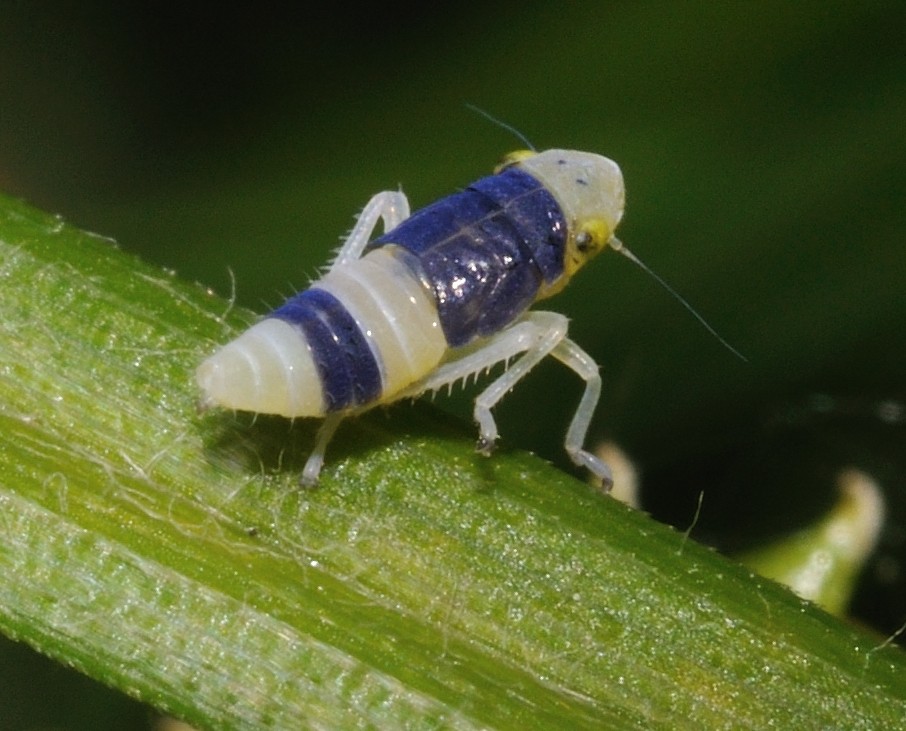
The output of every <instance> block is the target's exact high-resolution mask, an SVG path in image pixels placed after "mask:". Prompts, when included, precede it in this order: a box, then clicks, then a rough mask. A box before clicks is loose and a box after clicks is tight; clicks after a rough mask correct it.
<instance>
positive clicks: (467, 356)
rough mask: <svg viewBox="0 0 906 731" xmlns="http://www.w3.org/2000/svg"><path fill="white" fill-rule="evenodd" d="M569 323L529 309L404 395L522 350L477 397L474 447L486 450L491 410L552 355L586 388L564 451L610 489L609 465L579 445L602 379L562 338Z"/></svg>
mask: <svg viewBox="0 0 906 731" xmlns="http://www.w3.org/2000/svg"><path fill="white" fill-rule="evenodd" d="M567 327H568V321H567V319H566V317H564V316H563V315H560V314H557V313H553V312H529V313H527V314H526V315H524V316H523V317H522V319H520V320H519V321H517V322H516V323H515V324H513V325H511V326H510V327H508V328H506V329H505V330H503V331H501V332H499V333H497V334H496V335H493V336H491V337H490V338H488V339H487V340H483V341H481V342H480V343H478V344H476V345H473V346H469V347H466V348H463V349H462V350H461V351H458V352H457V353H455V354H454V357H453V359H451V360H448V361H447V362H445V363H443V364H441V365H440V366H439V367H438V368H437V369H436V370H435V371H434V372H433V373H431V374H430V375H429V376H427V377H426V378H424V379H423V380H422V381H419V382H418V383H417V384H415V385H414V386H412V387H411V388H410V389H408V392H407V393H405V394H403V396H417V395H418V394H420V393H423V392H425V391H431V390H436V389H438V388H441V387H443V386H446V385H448V384H451V383H455V382H456V381H459V380H461V379H464V378H467V377H468V376H470V375H472V374H474V373H478V372H479V371H482V370H485V369H487V368H490V367H491V366H493V365H495V364H497V363H500V362H503V361H508V360H509V359H510V358H513V357H515V356H517V355H519V354H520V353H524V355H523V356H522V357H521V358H520V359H519V360H518V361H516V362H515V363H514V364H513V365H512V366H510V368H509V369H508V370H507V371H506V372H505V373H503V374H502V375H501V376H500V377H498V378H497V380H495V381H494V382H493V383H491V384H490V386H488V387H487V388H486V389H485V390H484V391H483V392H482V393H481V394H479V396H478V397H477V398H476V399H475V411H474V414H475V421H476V422H478V425H479V438H478V450H479V451H480V452H482V453H483V454H489V453H490V452H491V450H492V449H493V446H494V442H495V441H496V440H497V436H498V431H497V423H496V422H495V421H494V416H493V414H492V413H491V409H492V408H494V406H496V404H497V403H498V402H499V401H500V400H501V399H502V398H503V397H504V396H505V395H506V393H507V392H508V391H509V390H510V389H512V388H513V387H514V386H515V385H516V383H518V382H519V380H520V379H521V378H523V377H524V376H525V375H526V374H527V373H528V372H529V371H530V370H531V369H532V368H534V367H535V366H536V365H537V364H538V363H539V362H540V361H541V360H542V359H544V357H545V356H547V355H553V356H554V357H556V358H557V359H558V360H559V361H560V362H562V363H563V364H564V365H566V366H567V367H569V368H570V369H571V370H572V371H574V372H575V373H576V374H577V375H578V376H579V377H580V378H582V380H584V381H585V392H584V393H583V395H582V400H581V401H580V402H579V407H578V409H577V410H576V413H575V415H574V416H573V419H572V422H571V423H570V426H569V429H568V430H567V434H566V440H565V443H564V446H565V448H566V452H567V454H568V455H569V457H570V459H572V461H573V462H575V463H576V464H577V465H579V466H580V467H585V468H586V469H588V470H589V471H590V472H591V473H592V474H594V476H595V477H596V478H598V479H599V480H601V482H602V483H604V486H605V488H609V487H610V485H611V484H612V482H613V480H612V478H611V475H610V469H609V468H608V467H607V465H606V464H605V463H604V462H603V461H601V460H600V459H598V458H597V457H595V456H594V455H592V454H590V453H588V452H586V451H585V450H583V449H582V443H583V441H584V440H585V434H586V432H587V431H588V426H589V423H590V422H591V418H592V416H593V414H594V410H595V406H596V405H597V402H598V396H599V394H600V391H601V378H600V376H599V375H598V367H597V365H596V364H595V362H594V361H593V360H592V359H591V358H590V357H589V356H588V355H587V354H586V353H585V352H584V351H583V350H582V349H581V348H579V346H577V345H576V344H575V343H574V342H572V341H571V340H568V339H567V338H566V333H567Z"/></svg>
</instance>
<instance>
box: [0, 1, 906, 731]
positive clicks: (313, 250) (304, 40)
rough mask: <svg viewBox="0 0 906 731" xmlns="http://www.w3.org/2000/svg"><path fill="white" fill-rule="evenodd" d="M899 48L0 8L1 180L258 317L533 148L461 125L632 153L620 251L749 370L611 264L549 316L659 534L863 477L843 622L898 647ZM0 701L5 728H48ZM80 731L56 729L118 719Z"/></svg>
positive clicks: (761, 27)
mask: <svg viewBox="0 0 906 731" xmlns="http://www.w3.org/2000/svg"><path fill="white" fill-rule="evenodd" d="M904 30H906V5H904V4H903V3H901V2H828V1H827V0H824V1H822V2H817V1H814V0H806V1H804V2H799V3H782V2H762V3H752V4H743V3H738V4H736V3H733V4H723V3H687V2H656V3H645V4H640V3H616V2H576V3H569V4H562V3H543V2H537V3H512V2H491V3H483V4H482V5H481V6H480V10H479V9H477V6H471V5H469V4H440V5H439V6H438V5H436V4H435V5H432V6H428V5H425V4H412V5H404V4H378V5H373V6H365V7H364V8H363V9H356V10H352V9H350V8H343V7H337V8H328V7H327V6H316V7H314V8H312V9H306V10H300V9H295V10H293V11H289V10H287V9H285V8H282V9H273V8H268V7H266V5H263V4H256V5H249V6H245V5H242V6H239V7H233V8H230V7H227V6H214V5H208V4H200V3H199V4H191V3H190V4H184V5H172V6H171V5H165V4H155V3H119V4H117V3H109V4H105V3H98V2H88V3H55V4H40V6H39V5H38V4H31V3H24V2H9V3H4V4H3V10H2V18H0V189H2V190H3V191H4V192H6V193H9V194H12V195H15V196H19V197H22V198H25V199H27V200H28V201H30V202H32V203H33V204H35V205H37V206H39V207H41V208H44V209H46V210H49V211H51V212H54V213H60V214H62V215H63V216H64V217H65V218H66V219H67V220H69V221H70V222H72V223H74V224H75V225H78V226H80V227H83V228H86V229H89V230H92V231H96V232H98V233H102V234H104V235H107V236H110V237H112V238H114V239H116V240H117V242H118V243H119V245H120V246H121V247H122V248H124V249H126V250H128V251H131V252H135V253H136V254H138V255H139V256H141V257H142V258H144V259H146V260H148V261H151V262H156V263H158V264H160V265H161V266H163V267H167V268H170V269H175V270H176V271H177V272H178V273H179V274H180V275H181V276H182V277H183V278H186V279H189V280H197V281H200V282H203V283H205V284H208V285H211V286H213V287H214V288H215V289H217V290H218V291H219V292H221V293H222V294H223V295H225V296H229V295H230V293H231V287H232V284H231V275H230V272H232V273H233V275H234V276H235V287H236V297H237V300H238V302H239V303H240V304H242V305H245V306H247V307H249V308H252V309H254V310H256V311H260V312H263V311H265V310H266V309H267V308H268V307H271V306H273V305H276V304H278V303H279V302H280V301H281V300H282V297H283V296H285V295H288V294H290V293H291V292H292V291H293V290H294V289H296V288H300V287H302V286H304V285H305V284H306V283H307V281H308V280H309V278H311V277H312V276H314V275H315V274H316V268H317V267H318V266H320V265H322V264H324V263H325V262H326V260H327V259H328V257H329V253H330V251H331V250H332V249H333V248H334V247H335V246H336V245H337V243H338V240H339V238H340V236H341V235H342V234H343V233H344V232H345V231H346V230H347V229H348V228H349V226H350V225H351V223H352V220H353V219H352V216H353V214H354V213H355V212H356V211H357V210H358V209H359V208H360V207H361V206H362V205H363V204H364V203H365V202H366V200H367V199H368V197H369V196H370V195H372V194H373V193H375V192H377V191H379V190H383V189H388V188H397V187H398V186H402V187H403V189H404V190H405V191H406V193H407V194H408V195H409V197H410V200H411V201H412V203H413V204H414V206H415V207H419V206H421V205H424V204H426V203H429V202H431V201H432V200H434V199H435V198H437V197H439V196H442V195H445V194H447V193H449V192H452V191H453V190H455V189H456V188H457V187H459V186H463V185H465V184H467V183H468V182H470V181H471V180H473V179H475V178H477V177H480V176H481V175H483V174H485V173H486V172H488V171H489V170H490V168H491V167H493V165H494V164H495V162H496V161H497V159H498V158H499V157H500V156H501V155H502V154H503V153H505V152H508V151H509V150H510V149H513V148H515V147H521V143H520V142H519V141H518V140H516V139H514V138H513V136H512V135H511V134H509V133H508V132H506V131H505V130H503V129H501V128H499V127H496V126H494V125H492V124H490V123H489V122H488V121H487V120H485V119H483V118H481V117H480V116H478V115H476V114H475V113H473V112H471V111H469V110H468V109H467V107H466V105H467V104H474V105H476V106H478V107H480V108H482V109H484V110H486V111H488V112H489V113H491V114H494V115H496V116H497V117H499V118H501V119H503V120H505V121H506V122H508V123H510V124H512V125H513V126H515V127H517V128H518V129H519V130H521V131H522V132H523V133H524V134H525V135H527V136H528V137H529V138H530V139H531V140H532V141H533V142H534V144H535V145H536V146H537V147H539V148H544V147H553V146H557V147H570V148H575V149H588V150H592V151H596V152H600V153H602V154H605V155H607V156H609V157H612V158H614V159H615V160H617V161H618V162H619V163H620V164H621V166H622V168H623V171H624V174H625V176H626V179H627V185H628V191H629V196H628V212H627V217H626V219H625V222H624V224H623V226H622V227H621V230H620V234H621V238H622V239H623V240H624V241H625V242H626V244H627V245H628V246H629V247H630V248H631V249H632V250H633V251H634V252H635V253H636V254H637V255H638V256H639V257H640V258H642V259H643V260H644V261H645V262H646V263H647V264H648V265H650V266H651V267H652V268H653V269H655V270H656V271H657V272H658V273H660V274H661V275H662V276H663V277H664V278H665V279H666V280H667V281H669V282H670V283H671V285H672V286H674V287H675V288H676V289H677V290H679V291H680V292H681V293H682V294H683V295H684V296H685V297H687V298H688V299H689V301H690V302H691V303H692V304H693V305H694V306H695V307H696V308H697V309H698V310H699V311H700V312H701V313H702V314H703V315H704V316H705V317H706V318H707V319H708V320H709V322H710V323H711V324H712V325H713V326H714V327H715V328H717V329H718V330H719V331H720V332H721V334H722V335H723V336H724V337H726V338H727V339H728V340H729V341H730V342H732V343H733V345H734V346H735V347H737V348H738V349H740V350H741V351H743V352H744V353H745V354H746V355H747V356H748V359H749V362H748V363H743V362H741V361H739V360H737V359H736V358H734V357H733V356H732V355H731V354H730V353H729V352H728V351H727V350H725V349H724V348H723V347H722V346H721V345H720V344H719V343H718V342H717V341H716V340H715V339H714V338H713V337H712V336H710V335H709V334H708V333H706V332H705V331H704V330H703V329H702V328H701V327H700V326H699V325H698V324H697V323H695V321H694V320H693V319H692V318H691V317H690V316H689V315H688V313H686V312H685V311H684V310H683V309H682V308H681V307H680V306H679V305H678V304H677V303H676V302H675V301H673V300H671V299H670V297H669V296H668V295H667V294H666V293H665V292H664V291H663V290H662V289H660V288H659V287H658V285H657V284H656V283H655V282H653V281H652V280H651V279H650V278H649V277H648V276H646V275H645V274H644V273H642V272H641V271H639V270H638V269H637V268H635V267H634V266H633V265H632V264H630V263H629V262H628V261H626V260H624V259H622V258H620V257H618V256H616V255H613V254H609V253H605V254H604V255H602V257H601V258H600V259H599V260H598V261H596V262H594V263H593V264H592V265H591V266H590V267H589V268H588V269H587V270H586V271H583V273H582V274H581V275H580V276H579V277H578V278H577V279H576V280H575V281H574V282H573V283H572V284H571V286H570V287H569V288H568V289H567V290H566V291H565V292H564V293H563V294H562V295H560V296H559V297H558V298H557V299H555V300H554V301H552V302H551V303H550V304H549V306H550V307H551V308H553V309H557V310H559V311H562V312H564V313H566V314H568V315H569V316H570V317H571V318H572V320H573V325H572V335H573V337H574V338H575V340H576V341H578V342H579V343H580V344H581V345H582V346H583V347H585V348H586V349H587V350H588V351H589V352H590V353H591V354H592V355H593V356H594V357H595V358H596V359H597V361H598V362H599V363H600V364H601V366H602V369H603V375H604V379H605V385H604V389H605V390H604V397H603V399H602V403H601V406H600V407H599V410H598V417H597V419H596V421H595V423H594V425H593V429H592V436H593V437H595V438H600V439H603V438H610V439H615V440H616V441H618V442H619V443H620V444H621V445H622V446H623V447H624V448H625V449H626V450H628V452H629V453H630V455H631V456H632V457H633V458H634V459H635V460H636V461H637V463H638V466H639V468H640V470H641V472H642V477H643V489H644V495H643V498H644V503H645V507H646V509H648V510H649V511H650V512H651V513H652V514H653V515H654V516H655V517H656V518H658V519H659V520H663V521H666V522H670V523H672V524H674V525H677V526H679V527H680V528H681V529H682V528H685V527H687V526H688V525H689V524H690V523H691V521H692V516H693V514H694V512H695V506H696V504H697V501H698V495H699V492H701V491H704V498H703V506H702V513H701V516H700V518H699V520H698V523H697V525H696V529H695V532H694V534H693V535H694V536H695V537H697V538H698V539H700V540H703V541H705V542H709V543H712V544H713V545H715V546H717V547H719V548H721V549H724V550H730V551H732V550H737V549H741V548H745V547H748V546H750V545H752V544H753V543H756V542H758V541H764V540H768V539H770V538H771V537H774V536H777V535H781V534H783V533H785V532H787V531H790V530H794V529H795V528H797V527H798V526H801V525H803V524H804V523H806V522H807V521H808V520H810V519H814V517H815V516H817V515H819V514H820V513H821V512H822V511H824V510H826V509H827V508H828V506H829V505H830V504H831V503H832V502H833V501H834V499H835V497H836V493H835V489H836V488H835V484H834V480H835V475H836V474H837V472H838V471H839V470H840V469H841V468H842V467H846V466H852V465H854V466H858V467H861V468H863V469H865V470H866V471H868V472H869V473H870V474H872V475H873V476H875V477H876V479H877V480H878V481H879V482H880V483H881V485H882V487H883V489H884V492H885V497H886V500H887V502H888V521H887V526H886V528H885V533H884V535H883V537H882V541H881V545H880V547H879V549H878V552H877V554H876V557H875V558H874V559H873V560H872V562H871V564H870V565H869V567H868V568H867V569H866V571H865V576H864V579H863V581H862V586H861V588H860V591H859V594H858V596H857V597H856V599H855V602H854V606H853V612H854V615H855V617H856V618H857V619H859V620H860V621H862V622H865V623H867V624H869V625H870V626H872V627H874V628H876V629H877V630H878V632H880V633H882V634H889V633H891V632H893V631H894V630H895V629H896V628H897V627H899V626H900V625H901V624H902V622H903V620H904V619H906V588H904V587H906V578H904V573H903V572H904V569H903V561H904V558H906V499H904V494H906V478H904V466H906V453H904V452H906V450H904V447H906V426H904V421H906V416H904V409H906V407H904V405H903V404H904V401H906V393H904V392H906V388H904V376H906V347H904V337H903V330H902V326H901V323H902V322H903V321H904V315H906V297H904V294H903V288H904V285H903V282H904V279H906V247H904V243H906V205H904V203H906V53H904V52H903V32H904ZM561 384H562V385H561ZM554 389H556V391H555V390H554ZM555 392H556V393H562V394H563V395H562V396H558V397H556V398H551V395H552V393H555ZM579 393H580V384H579V383H578V382H577V380H576V379H575V377H574V376H572V375H571V374H570V373H569V372H567V371H564V370H563V369H562V368H560V367H558V366H556V365H550V364H546V365H544V366H543V367H541V368H539V369H538V373H537V374H533V375H532V377H530V378H529V379H528V381H527V382H526V383H525V384H524V386H521V387H520V388H519V389H517V391H515V392H514V393H513V394H512V395H511V396H510V397H509V398H508V399H506V400H505V401H504V402H503V404H502V405H501V407H500V408H499V409H498V415H499V420H500V425H501V431H502V433H503V435H504V445H505V446H508V447H516V446H518V447H523V446H525V447H528V448H531V449H533V450H534V451H536V452H538V453H539V454H541V455H542V456H544V457H545V458H548V459H551V460H554V461H557V460H560V451H561V449H560V446H559V445H560V442H561V440H562V434H563V431H564V429H565V427H566V423H567V422H568V419H569V416H570V410H571V409H572V408H573V399H574V398H575V399H577V398H578V396H579ZM438 403H439V404H441V405H442V406H443V407H446V408H450V409H452V410H454V411H456V412H458V413H461V414H463V415H464V418H468V416H467V414H468V408H467V403H468V402H467V400H466V399H464V398H460V399H454V400H452V401H443V400H439V401H438ZM4 652H7V651H6V650H3V649H2V647H0V654H2V653H4ZM9 652H11V653H15V652H19V650H18V649H15V650H13V649H10V650H9ZM7 665H8V666H9V667H10V668H11V670H10V672H16V673H20V676H19V677H20V678H21V673H23V672H26V668H27V669H28V672H33V670H31V668H33V667H38V666H40V667H45V665H47V667H50V666H49V664H42V663H41V662H36V663H33V662H29V663H20V662H15V663H12V662H10V663H7ZM16 668H19V669H18V670H17V669H16ZM34 672H38V671H34ZM41 672H44V673H45V674H44V675H41V674H40V672H39V673H38V676H37V677H38V678H39V679H36V680H35V681H34V685H35V686H41V687H44V686H46V685H47V684H48V683H50V682H52V681H53V680H54V679H56V680H60V681H61V682H63V683H65V682H67V681H66V677H67V676H66V674H65V673H63V672H62V671H61V670H58V669H53V668H51V669H49V670H47V669H45V670H44V671H41ZM7 687H11V686H7ZM4 695H5V693H4V692H3V691H0V728H2V729H6V728H11V729H12V728H16V729H18V728H32V727H36V726H37V725H39V722H38V721H35V720H31V721H29V720H28V719H29V718H30V717H29V716H28V715H27V712H26V711H22V714H23V715H21V716H18V717H17V716H15V715H14V710H13V709H14V708H15V707H16V706H15V703H14V702H13V701H12V700H11V699H9V698H7V699H4V697H3V696H4ZM109 702H110V703H111V704H116V703H119V702H121V701H120V699H119V698H118V696H112V697H111V700H110V701H109ZM122 702H125V701H122ZM41 705H42V704H40V703H39V704H38V706H39V707H40V706H41ZM4 709H6V710H4ZM31 710H32V711H33V710H34V709H31ZM46 711H47V709H46V708H43V711H42V712H45V713H46ZM16 712H18V711H16ZM68 713H69V712H68ZM135 713H136V714H137V715H136V716H135V718H137V719H140V720H136V721H134V723H136V724H144V723H145V720H144V719H145V718H146V717H147V714H146V713H145V712H144V710H143V709H136V710H135ZM143 714H144V715H143ZM4 716H5V717H6V718H7V719H9V718H14V719H15V718H19V717H21V718H22V719H23V720H22V721H21V722H14V723H11V724H9V723H5V721H4V720H3V719H4ZM77 717H78V714H77V713H75V714H74V713H69V715H67V717H66V718H65V719H55V720H52V721H51V720H47V719H46V718H45V717H44V716H41V717H40V718H41V719H43V720H41V721H40V722H41V723H45V724H49V723H51V722H53V723H56V724H57V725H56V726H55V727H60V728H63V727H65V728H73V729H75V728H89V727H90V728H102V727H104V724H101V725H98V723H97V721H96V719H95V720H93V721H86V722H84V723H83V722H82V721H80V720H73V719H77ZM86 718H88V716H86ZM129 723H133V721H130V722H129ZM129 723H126V724H125V725H124V723H123V722H117V723H112V725H109V727H110V728H128V727H131V726H130V725H129ZM80 724H81V725H80ZM86 724H87V725H86Z"/></svg>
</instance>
